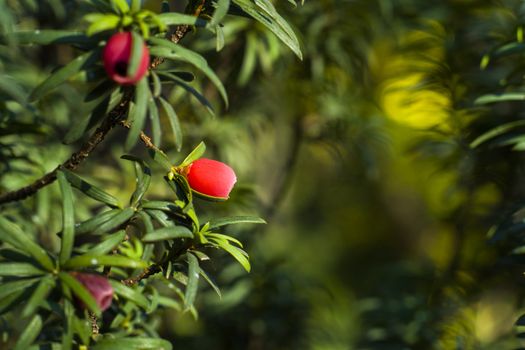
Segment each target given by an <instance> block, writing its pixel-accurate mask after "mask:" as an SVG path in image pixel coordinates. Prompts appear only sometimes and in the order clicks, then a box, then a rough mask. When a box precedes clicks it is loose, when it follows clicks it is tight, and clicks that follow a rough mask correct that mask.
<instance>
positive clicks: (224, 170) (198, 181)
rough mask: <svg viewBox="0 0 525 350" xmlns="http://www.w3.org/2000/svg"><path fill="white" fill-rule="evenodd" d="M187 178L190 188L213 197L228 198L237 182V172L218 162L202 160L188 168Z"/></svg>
mask: <svg viewBox="0 0 525 350" xmlns="http://www.w3.org/2000/svg"><path fill="white" fill-rule="evenodd" d="M186 174H187V175H186V176H187V179H188V183H189V184H190V187H191V188H192V189H193V190H194V191H197V192H199V193H202V194H205V195H207V196H211V197H220V198H228V197H229V195H230V192H231V190H232V188H233V185H235V182H237V177H236V176H235V172H234V171H233V169H232V168H230V167H229V166H228V165H226V164H224V163H221V162H218V161H216V160H211V159H206V158H201V159H198V160H196V161H194V162H193V163H191V164H190V165H189V166H188V169H187V170H186Z"/></svg>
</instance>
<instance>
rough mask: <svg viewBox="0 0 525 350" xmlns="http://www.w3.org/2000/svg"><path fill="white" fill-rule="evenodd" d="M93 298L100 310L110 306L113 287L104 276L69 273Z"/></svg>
mask: <svg viewBox="0 0 525 350" xmlns="http://www.w3.org/2000/svg"><path fill="white" fill-rule="evenodd" d="M71 275H72V276H73V277H75V278H76V279H77V280H78V281H79V282H80V283H82V285H84V287H86V289H87V290H88V291H89V293H90V294H91V295H92V296H93V298H94V299H95V301H96V302H97V305H98V307H99V308H100V310H102V311H104V310H106V309H107V308H109V307H110V306H111V301H112V300H113V287H112V286H111V284H110V283H109V281H108V279H107V278H106V277H104V276H100V275H96V274H92V273H81V272H74V273H71Z"/></svg>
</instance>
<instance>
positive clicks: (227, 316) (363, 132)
mask: <svg viewBox="0 0 525 350" xmlns="http://www.w3.org/2000/svg"><path fill="white" fill-rule="evenodd" d="M171 3H172V4H173V6H174V7H176V8H177V7H178V8H179V9H182V8H184V6H185V3H184V2H181V1H171ZM275 3H276V6H277V8H278V9H279V10H280V11H281V12H282V13H283V15H284V16H285V18H286V19H287V20H289V21H290V23H291V24H292V25H293V26H294V29H295V30H296V32H297V34H298V35H299V37H300V38H301V41H302V48H303V52H304V60H303V61H299V60H298V59H297V58H296V57H295V56H294V55H293V53H291V52H290V51H289V50H288V49H287V48H286V47H285V46H284V45H282V44H281V43H280V42H279V41H278V39H277V38H275V37H274V36H273V35H272V34H271V33H269V32H268V31H266V30H265V29H264V27H262V26H261V25H259V24H256V23H255V22H253V21H250V20H249V19H246V18H241V17H232V16H231V17H228V18H227V20H226V21H225V26H224V32H225V34H226V37H225V38H226V46H225V48H224V49H223V50H222V51H220V52H216V51H215V41H214V40H215V39H214V38H213V37H212V35H211V34H209V33H205V32H197V33H192V34H190V35H188V36H187V37H186V38H185V39H184V41H183V42H182V43H183V45H188V46H191V47H193V48H195V49H196V50H198V51H200V52H203V53H205V55H206V57H207V58H208V59H209V62H210V65H211V66H212V67H213V68H214V69H215V70H216V71H217V72H218V74H219V76H220V77H221V78H222V79H223V81H224V82H225V84H226V88H227V91H228V93H229V96H230V100H231V105H230V107H229V108H228V109H224V106H222V105H221V104H220V101H219V98H218V96H217V92H216V91H215V90H214V89H213V88H212V87H211V86H209V84H208V83H207V82H206V81H204V80H202V81H200V83H199V84H201V87H202V88H203V91H204V92H205V94H206V96H207V97H208V98H209V99H210V100H211V101H214V103H215V105H214V107H215V109H216V112H217V117H212V116H211V115H210V114H209V113H208V112H207V111H206V110H205V109H203V108H202V106H200V105H199V104H198V103H196V102H195V101H194V100H192V99H191V98H190V97H188V96H187V94H185V93H184V92H183V91H179V90H177V89H174V90H173V91H172V92H171V94H170V96H169V99H170V102H172V103H173V104H174V106H175V109H176V110H177V112H178V114H179V117H180V118H181V121H182V122H183V131H184V135H185V147H184V148H185V151H183V152H182V153H181V154H177V153H176V152H175V151H174V150H173V145H172V144H169V143H167V144H166V145H163V148H164V149H167V150H170V149H171V150H172V151H170V152H169V153H170V156H171V157H172V158H173V159H181V158H182V155H183V154H185V153H186V152H187V151H188V150H190V149H192V148H193V147H194V146H195V145H196V144H197V143H198V142H200V141H201V140H205V142H206V143H207V145H208V153H207V155H206V156H207V157H209V158H216V159H219V160H221V161H224V162H226V163H229V164H230V165H231V166H232V167H233V168H234V169H235V170H236V172H237V175H238V178H239V182H238V184H237V186H236V188H235V190H234V192H233V194H232V199H231V201H228V202H227V203H223V204H218V205H217V204H212V205H210V204H206V203H200V205H201V206H202V209H204V210H207V211H208V212H209V213H210V216H212V215H213V212H221V213H229V214H232V213H233V214H242V213H250V214H258V215H260V216H262V217H263V218H265V219H266V220H267V221H268V225H265V227H257V228H252V227H251V226H245V227H240V228H239V229H238V232H234V233H235V235H236V236H237V237H240V238H241V240H242V241H243V242H245V243H246V245H245V247H246V250H247V251H248V252H249V254H250V257H251V262H252V266H253V268H252V272H251V273H250V274H246V273H245V272H243V270H242V269H241V268H240V267H238V266H237V265H236V264H234V263H233V262H232V261H231V259H229V258H228V257H223V258H224V261H223V262H221V263H216V265H212V266H209V267H208V269H209V270H210V271H211V273H212V275H214V276H215V278H216V280H217V282H218V284H219V286H221V288H222V289H223V295H222V299H219V298H218V297H217V296H216V295H215V294H214V292H213V291H212V290H210V291H209V292H205V293H201V294H200V296H199V299H198V302H197V308H198V309H199V311H200V313H199V318H198V319H196V320H195V319H194V318H193V317H192V316H191V315H189V314H183V315H181V314H179V313H177V312H175V311H166V312H164V313H163V314H162V315H161V316H159V317H157V318H155V319H152V320H151V322H152V324H153V325H156V326H158V328H159V332H160V334H161V336H163V337H165V338H168V339H170V340H172V341H173V344H174V348H176V349H248V350H259V349H315V350H339V349H388V350H396V349H399V350H401V349H447V350H448V349H515V348H518V347H519V346H520V342H519V338H518V337H517V336H516V334H517V332H518V330H517V329H516V327H515V326H514V322H515V321H516V320H517V318H518V317H519V316H520V315H521V313H523V311H524V308H523V296H524V293H523V291H524V290H525V286H524V284H523V272H522V271H523V270H522V268H521V267H520V263H521V264H522V263H523V262H520V261H519V259H517V258H515V257H514V258H512V259H511V258H509V256H508V253H509V252H510V250H512V248H513V247H514V246H515V245H516V242H514V241H512V240H506V239H505V240H500V241H498V242H494V240H489V239H488V238H487V233H488V232H489V230H490V228H491V227H493V226H494V225H496V224H498V223H499V222H501V221H502V220H504V219H505V218H506V217H507V216H508V213H509V212H512V210H513V208H515V206H516V205H518V204H519V200H520V199H523V198H524V194H525V193H524V192H525V188H524V186H523V184H522V182H523V180H522V179H523V175H524V174H523V164H524V162H523V161H524V159H523V155H522V154H521V153H520V152H517V151H516V149H513V148H512V147H510V146H506V147H481V148H473V147H471V142H472V141H473V140H474V139H475V138H476V137H477V136H479V135H481V134H482V133H483V132H485V131H488V130H490V129H491V128H493V127H496V126H498V125H500V124H502V123H503V122H509V121H515V120H520V119H522V118H524V117H525V116H524V113H523V111H522V110H523V108H522V107H523V106H524V104H523V103H522V102H516V103H503V104H497V105H489V106H485V105H484V106H479V105H478V104H476V103H475V100H476V98H478V97H480V96H481V95H484V94H487V93H497V92H501V91H505V90H506V89H509V88H512V89H515V90H519V91H523V88H522V87H523V72H524V64H523V62H525V60H523V58H524V57H523V54H521V53H518V55H516V56H511V57H508V58H506V57H503V58H501V59H493V58H492V56H487V55H489V54H490V53H491V52H493V51H494V50H495V49H496V48H498V47H501V46H502V45H504V44H507V43H510V42H521V41H522V40H523V29H522V28H523V25H524V24H525V17H524V15H525V4H524V3H523V1H518V0H513V1H511V0H509V1H503V0H502V1H488V0H483V1H482V0H479V1H477V0H442V1H438V0H436V1H422V0H395V1H390V0H306V1H305V3H304V5H299V6H297V7H295V8H294V7H293V6H292V5H291V4H290V3H289V2H287V1H276V2H275ZM0 4H2V2H0ZM3 6H10V8H14V9H15V10H14V11H18V13H23V14H25V15H26V16H27V17H26V19H25V20H24V21H22V22H21V24H19V25H21V26H22V27H26V28H33V27H40V28H45V27H47V28H61V27H68V26H71V25H72V24H75V23H78V21H79V19H78V18H75V17H74V16H68V14H69V13H74V10H75V9H76V8H77V7H78V6H80V5H78V3H77V2H75V1H49V2H39V1H20V2H18V1H17V2H14V1H13V2H10V1H7V2H5V4H4V5H3ZM146 6H148V7H150V8H151V9H156V10H157V9H158V7H159V2H158V1H154V0H150V1H146ZM33 16H34V17H33ZM22 18H24V17H22ZM35 18H36V20H35ZM0 25H8V23H7V22H6V21H5V20H4V22H3V24H2V23H0ZM520 33H521V34H520ZM24 50H27V51H24V52H25V53H26V54H27V55H28V56H27V57H28V59H27V62H21V61H20V53H18V54H15V53H13V52H2V53H1V54H2V58H3V60H2V64H1V66H2V70H3V71H9V72H11V74H13V75H15V76H16V77H17V78H18V79H20V81H22V82H24V84H25V86H26V87H27V88H28V89H29V88H30V87H32V86H34V85H35V84H36V82H38V81H40V80H42V79H43V77H44V76H45V72H46V71H49V70H50V69H51V67H53V66H54V65H56V64H57V63H58V64H63V63H65V62H67V61H68V60H69V59H70V57H71V54H72V53H71V52H70V49H69V48H67V47H65V46H64V47H62V46H58V47H52V48H30V49H24ZM14 57H16V58H17V59H14ZM484 57H486V58H485V61H483V58H484ZM488 57H491V58H490V61H489V59H488ZM39 58H40V59H39ZM496 58H497V57H496ZM35 76H36V77H40V78H35ZM77 85H78V89H77V90H74V89H69V88H67V87H64V88H62V89H61V90H60V91H58V92H56V93H55V94H54V95H53V96H51V97H49V98H48V99H47V100H46V101H44V102H41V103H42V105H41V108H43V112H42V114H41V115H38V116H36V120H37V121H41V123H42V130H38V132H39V133H41V134H40V135H38V134H37V135H36V136H31V135H30V136H27V137H26V136H24V135H17V137H18V136H20V139H21V140H22V141H21V142H18V143H17V145H16V151H17V152H18V153H17V154H27V156H28V159H29V160H30V161H28V160H27V159H23V158H21V160H20V161H19V163H17V164H18V168H17V169H15V170H14V171H13V169H5V168H4V170H3V171H2V172H1V175H0V176H1V177H0V180H1V184H2V185H1V187H2V189H8V188H15V187H17V186H19V185H21V184H24V183H27V182H28V180H29V179H31V178H35V177H36V175H35V174H34V169H35V168H37V169H40V171H41V172H44V171H45V170H48V169H52V168H53V167H54V166H55V165H56V163H57V159H58V158H64V159H65V158H66V157H67V155H68V154H69V153H70V152H71V150H73V149H75V148H74V146H64V145H62V144H61V143H60V137H61V135H63V133H64V132H65V130H67V125H68V124H69V123H71V122H74V120H75V115H78V113H80V110H81V108H82V107H81V106H79V105H78V104H77V100H78V96H80V94H81V93H82V83H81V82H79V83H78V84H77ZM520 89H521V90H520ZM12 113H14V114H15V115H17V117H18V118H19V120H31V121H32V120H34V119H33V118H35V116H34V115H30V113H26V112H24V111H20V110H13V111H12ZM24 118H26V119H24ZM124 137H125V134H124V131H119V132H118V133H116V134H115V135H112V136H111V137H110V138H109V140H108V141H106V142H105V143H104V146H103V147H102V148H101V149H99V150H98V151H97V152H96V154H94V155H93V157H92V158H90V161H88V162H86V164H84V165H83V167H82V168H81V170H80V172H81V174H82V175H83V176H86V177H91V178H92V179H93V181H94V182H98V183H101V184H103V185H104V187H105V188H109V189H110V191H111V192H112V193H113V194H115V195H117V196H120V197H121V198H127V197H126V196H128V195H129V193H130V192H131V191H132V188H133V182H134V178H133V175H132V172H131V171H130V169H131V168H129V169H127V168H126V167H128V165H127V164H124V161H121V160H119V157H120V155H121V154H122V152H123V151H122V144H123V140H124ZM35 143H36V144H39V145H45V147H40V148H39V150H38V151H37V152H35V151H29V150H30V149H31V147H34V144H35ZM135 151H136V152H137V153H140V152H143V150H141V147H140V146H137V147H136V150H135ZM24 152H25V153H24ZM3 157H5V158H8V156H7V155H6V154H3ZM28 168H31V169H33V170H32V171H27V169H28ZM122 170H124V173H123V172H122ZM159 182H160V181H159ZM56 190H57V189H55V188H50V189H48V190H46V191H43V192H42V194H40V195H39V196H38V197H37V198H36V199H35V201H34V203H26V204H25V205H26V206H27V208H26V210H27V212H28V213H34V214H32V216H31V217H32V220H34V221H35V222H41V223H42V226H43V227H44V226H45V225H51V227H52V225H59V223H53V222H52V221H53V220H52V218H50V211H51V209H46V210H44V209H41V210H40V211H38V210H37V211H36V212H35V211H34V209H35V208H42V207H41V206H39V201H40V202H42V201H51V202H52V201H53V199H52V198H53V196H52V193H53V191H55V192H56ZM163 191H165V189H164V187H163V186H162V185H161V184H160V183H159V186H158V189H156V192H155V194H154V195H153V196H156V197H158V198H163V196H165V195H167V194H166V193H164V192H163ZM47 192H49V193H47ZM46 193H47V194H46ZM49 198H51V199H49ZM40 204H41V203H40ZM82 210H84V211H83V213H84V214H81V215H84V216H85V217H88V216H89V213H90V210H92V209H91V208H90V206H89V205H86V207H85V208H79V211H80V212H81V213H82ZM50 221H51V223H49V222H50ZM44 223H46V224H44ZM55 227H57V226H55ZM42 230H43V232H47V231H53V230H52V229H50V228H49V226H46V227H45V228H43V229H42ZM55 231H56V230H55ZM519 239H521V238H519ZM50 244H53V242H51V243H50Z"/></svg>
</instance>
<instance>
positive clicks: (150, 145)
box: [120, 120, 164, 153]
mask: <svg viewBox="0 0 525 350" xmlns="http://www.w3.org/2000/svg"><path fill="white" fill-rule="evenodd" d="M120 125H122V126H123V127H125V128H126V129H130V128H131V124H130V123H128V122H127V121H126V120H121V121H120ZM140 140H141V141H142V143H144V145H145V146H146V147H147V148H150V149H154V150H155V151H157V152H161V153H164V151H163V150H161V149H160V148H158V147H157V146H155V144H154V143H153V142H152V141H151V137H149V136H148V135H146V133H144V131H141V132H140Z"/></svg>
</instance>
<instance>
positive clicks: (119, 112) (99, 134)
mask: <svg viewBox="0 0 525 350" xmlns="http://www.w3.org/2000/svg"><path fill="white" fill-rule="evenodd" d="M197 15H198V14H197ZM189 30H190V27H189V26H187V25H180V26H178V27H177V29H176V30H175V32H174V33H173V34H171V38H170V39H171V41H172V42H174V43H175V44H177V43H179V41H181V40H182V38H184V36H185V35H186V34H187V33H188V32H189ZM163 62H164V58H162V57H156V58H155V59H154V60H153V62H152V63H151V66H150V67H151V69H155V68H157V67H158V66H159V65H160V64H162V63H163ZM132 99H133V92H132V91H131V90H128V91H127V92H126V93H125V94H124V97H123V98H122V101H121V102H120V103H119V105H118V106H116V107H115V108H113V110H111V111H110V112H109V113H108V116H107V117H106V118H105V119H104V121H103V122H102V124H101V125H100V126H99V127H98V128H97V129H96V130H95V132H94V133H93V135H91V137H90V138H89V139H88V140H87V141H86V142H85V143H84V144H83V145H82V146H81V147H80V149H79V150H78V151H77V152H75V153H73V154H72V155H71V157H69V159H68V160H66V161H65V162H64V163H62V164H60V165H59V166H57V167H56V168H55V169H54V170H52V171H51V172H49V173H47V174H45V175H44V176H42V177H41V178H39V179H38V180H35V181H34V182H33V183H31V184H30V185H27V186H25V187H22V188H20V189H18V190H14V191H11V192H6V193H4V194H1V195H0V204H4V203H9V202H14V201H19V200H22V199H25V198H27V197H29V196H31V195H33V194H35V193H36V192H38V191H39V190H40V189H41V188H43V187H45V186H47V185H49V184H51V183H53V182H54V181H55V180H56V178H57V172H58V170H60V169H68V170H75V169H76V168H77V167H78V166H79V165H80V163H82V161H84V160H85V159H86V158H87V157H88V156H89V155H90V154H91V152H93V150H94V149H95V148H96V147H97V146H98V144H99V143H101V142H102V141H103V140H104V138H105V137H106V135H107V134H108V133H109V131H110V130H111V129H113V127H115V125H117V123H119V122H121V119H122V116H124V115H125V113H126V111H127V109H128V106H129V103H130V102H131V100H132ZM140 138H141V139H142V141H143V142H144V143H145V144H146V146H148V145H151V146H153V147H155V146H154V145H153V144H152V143H151V139H149V137H147V136H146V135H145V134H144V133H141V136H140ZM148 140H149V141H148ZM148 147H149V146H148ZM153 147H150V148H153ZM155 148H156V147H155Z"/></svg>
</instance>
